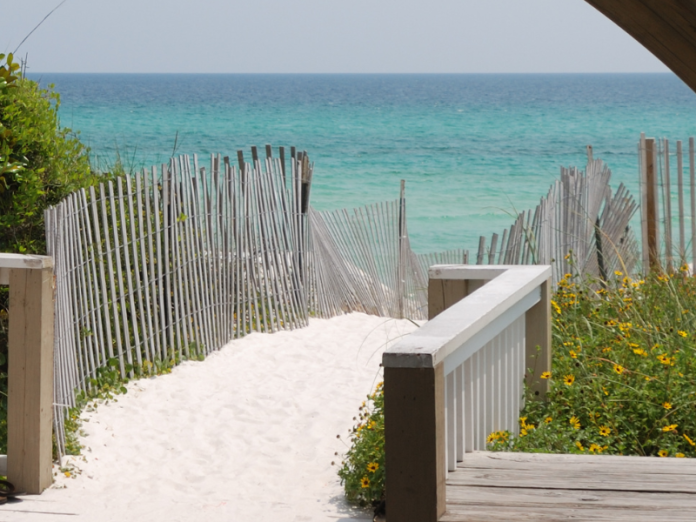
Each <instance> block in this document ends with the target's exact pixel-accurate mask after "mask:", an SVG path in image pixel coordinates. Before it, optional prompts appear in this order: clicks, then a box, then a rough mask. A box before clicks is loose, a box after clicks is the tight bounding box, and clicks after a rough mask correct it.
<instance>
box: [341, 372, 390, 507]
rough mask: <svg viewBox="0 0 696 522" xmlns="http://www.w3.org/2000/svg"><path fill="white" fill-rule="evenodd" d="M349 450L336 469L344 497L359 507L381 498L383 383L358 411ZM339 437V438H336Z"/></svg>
mask: <svg viewBox="0 0 696 522" xmlns="http://www.w3.org/2000/svg"><path fill="white" fill-rule="evenodd" d="M358 410H359V414H358V415H357V416H356V417H354V418H353V420H354V421H355V422H356V424H355V425H354V426H353V428H351V430H350V442H351V445H350V448H349V449H348V451H347V452H346V454H345V455H344V457H343V462H342V463H341V467H340V469H339V470H338V476H339V477H340V478H341V483H342V484H343V487H344V490H345V493H346V497H347V498H348V500H350V501H353V502H357V503H358V504H360V505H361V506H368V505H372V504H373V503H375V502H377V501H380V500H382V499H383V497H384V384H383V383H381V382H380V383H379V384H378V385H377V388H376V389H375V392H374V393H373V394H372V395H368V396H367V401H365V402H363V403H362V405H361V406H360V408H358ZM339 438H340V436H339Z"/></svg>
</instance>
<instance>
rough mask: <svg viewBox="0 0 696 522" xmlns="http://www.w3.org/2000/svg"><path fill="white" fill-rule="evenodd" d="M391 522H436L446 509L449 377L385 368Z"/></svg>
mask: <svg viewBox="0 0 696 522" xmlns="http://www.w3.org/2000/svg"><path fill="white" fill-rule="evenodd" d="M384 388H385V394H384V418H385V444H386V446H387V447H388V448H389V449H388V450H387V452H386V470H387V478H386V495H387V499H386V501H387V505H388V506H389V507H388V509H389V522H437V521H438V519H439V518H440V517H441V516H442V515H443V514H444V513H445V495H446V491H445V479H446V473H447V472H446V470H445V375H444V366H443V364H442V363H440V364H439V365H437V366H436V367H435V368H390V367H387V368H385V369H384Z"/></svg>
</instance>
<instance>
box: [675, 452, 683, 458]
mask: <svg viewBox="0 0 696 522" xmlns="http://www.w3.org/2000/svg"><path fill="white" fill-rule="evenodd" d="M675 457H677V458H678V459H683V458H684V457H686V455H684V454H683V453H677V454H676V455H675Z"/></svg>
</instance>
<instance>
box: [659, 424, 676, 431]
mask: <svg viewBox="0 0 696 522" xmlns="http://www.w3.org/2000/svg"><path fill="white" fill-rule="evenodd" d="M662 431H665V432H667V431H677V425H676V424H670V425H669V426H665V427H663V428H662Z"/></svg>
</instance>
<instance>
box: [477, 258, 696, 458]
mask: <svg viewBox="0 0 696 522" xmlns="http://www.w3.org/2000/svg"><path fill="white" fill-rule="evenodd" d="M614 276H615V277H614V279H613V281H611V282H608V283H602V282H599V281H592V280H580V279H579V278H578V277H575V276H572V275H571V274H566V276H565V277H564V278H563V279H562V280H561V281H560V282H559V283H558V287H557V289H556V292H555V294H554V296H553V302H552V314H553V365H552V368H551V371H547V372H544V373H542V374H541V375H539V378H540V379H545V380H546V381H548V383H549V393H548V394H547V398H546V399H547V400H546V401H534V400H527V401H525V408H524V410H523V412H522V420H521V423H520V427H519V435H518V436H512V435H509V436H508V437H506V438H505V439H504V440H503V439H501V438H500V437H499V436H497V435H496V434H495V433H494V434H491V436H490V437H489V440H488V443H489V448H490V449H492V450H512V451H544V452H551V453H594V454H600V453H602V454H620V455H652V456H660V457H696V444H695V443H694V439H695V438H696V415H695V414H696V374H695V372H694V364H695V363H696V357H695V356H696V345H694V344H693V342H692V341H691V339H692V337H693V335H694V332H695V331H696V314H694V313H693V312H692V310H696V278H692V277H688V276H687V274H686V273H685V272H683V271H677V272H674V273H671V274H658V275H655V276H650V277H647V278H645V279H633V278H631V277H628V276H626V275H624V274H623V273H622V272H621V271H616V272H615V273H614ZM530 427H532V429H530Z"/></svg>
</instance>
